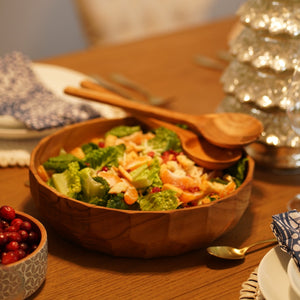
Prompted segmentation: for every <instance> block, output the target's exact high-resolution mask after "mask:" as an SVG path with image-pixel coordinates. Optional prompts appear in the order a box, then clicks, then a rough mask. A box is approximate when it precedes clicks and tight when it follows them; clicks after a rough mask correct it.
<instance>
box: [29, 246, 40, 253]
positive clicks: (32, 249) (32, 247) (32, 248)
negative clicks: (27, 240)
mask: <svg viewBox="0 0 300 300" xmlns="http://www.w3.org/2000/svg"><path fill="white" fill-rule="evenodd" d="M37 247H38V245H37V244H33V245H32V246H31V249H30V253H31V252H33V251H34V250H36V249H37Z"/></svg>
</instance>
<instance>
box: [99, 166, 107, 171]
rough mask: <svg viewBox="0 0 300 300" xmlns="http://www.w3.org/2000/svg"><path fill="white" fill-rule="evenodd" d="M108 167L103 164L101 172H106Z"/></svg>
mask: <svg viewBox="0 0 300 300" xmlns="http://www.w3.org/2000/svg"><path fill="white" fill-rule="evenodd" d="M108 170H109V169H108V167H106V166H104V167H103V168H102V169H101V171H103V172H107V171H108Z"/></svg>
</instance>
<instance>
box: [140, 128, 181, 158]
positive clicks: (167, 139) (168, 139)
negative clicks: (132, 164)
mask: <svg viewBox="0 0 300 300" xmlns="http://www.w3.org/2000/svg"><path fill="white" fill-rule="evenodd" d="M154 133H155V137H154V138H153V139H150V140H149V141H148V142H147V147H146V148H147V149H146V151H147V152H149V151H154V152H156V153H163V152H165V151H168V150H174V151H176V152H181V151H182V147H181V142H180V139H179V137H178V136H177V134H176V133H175V132H174V131H172V130H170V129H167V128H165V127H159V128H157V129H155V130H154Z"/></svg>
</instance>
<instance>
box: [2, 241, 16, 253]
mask: <svg viewBox="0 0 300 300" xmlns="http://www.w3.org/2000/svg"><path fill="white" fill-rule="evenodd" d="M18 249H19V243H18V242H16V241H11V242H9V243H8V244H6V246H5V250H7V251H15V250H18Z"/></svg>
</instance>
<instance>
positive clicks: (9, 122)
mask: <svg viewBox="0 0 300 300" xmlns="http://www.w3.org/2000/svg"><path fill="white" fill-rule="evenodd" d="M32 67H33V70H34V72H35V74H36V75H37V76H38V77H39V78H40V80H41V81H42V82H43V84H44V85H45V86H46V87H48V89H49V90H51V91H52V92H53V93H55V94H56V95H58V96H59V97H62V98H64V99H65V100H66V101H70V102H73V103H74V102H77V103H83V102H85V103H86V101H85V100H82V99H79V98H76V97H73V96H70V95H66V94H64V92H63V90H64V88H65V87H66V86H67V85H72V86H79V83H80V81H82V80H84V79H87V78H88V76H87V75H84V74H82V73H80V72H77V71H74V70H70V69H67V68H63V67H59V66H55V65H49V64H41V63H33V66H32ZM90 105H92V106H93V107H94V108H95V109H97V110H98V111H99V112H100V113H101V115H102V116H103V117H105V118H109V119H110V118H121V117H123V116H124V115H125V113H124V112H123V111H122V110H121V109H119V108H115V107H112V106H109V105H106V104H101V103H95V102H91V103H90ZM55 130H57V128H56V129H46V130H42V131H36V130H30V129H27V128H25V126H23V124H22V123H20V122H18V121H17V120H15V119H14V118H13V117H11V116H0V139H32V138H41V137H43V136H46V135H48V134H51V133H53V132H54V131H55Z"/></svg>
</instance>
